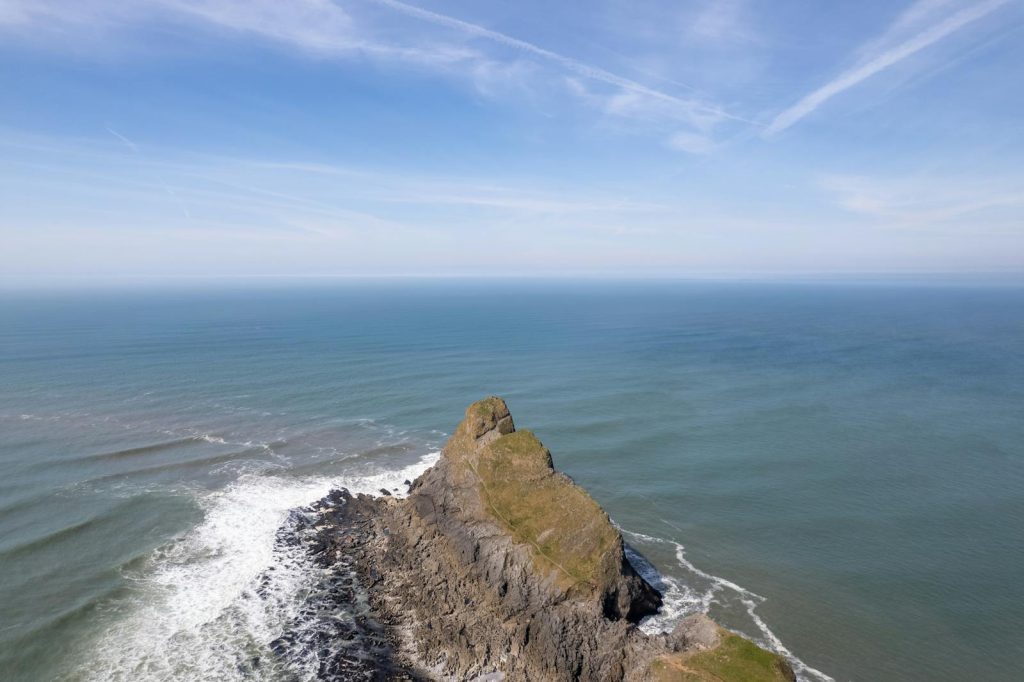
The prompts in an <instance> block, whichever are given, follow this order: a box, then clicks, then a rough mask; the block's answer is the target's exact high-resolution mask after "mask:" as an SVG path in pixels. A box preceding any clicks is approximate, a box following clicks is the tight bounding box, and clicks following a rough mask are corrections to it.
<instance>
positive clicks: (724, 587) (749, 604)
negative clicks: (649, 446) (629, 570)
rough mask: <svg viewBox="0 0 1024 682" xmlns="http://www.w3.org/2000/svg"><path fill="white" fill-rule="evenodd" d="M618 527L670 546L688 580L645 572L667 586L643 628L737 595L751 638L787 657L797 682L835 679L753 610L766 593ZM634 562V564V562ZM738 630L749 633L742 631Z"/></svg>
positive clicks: (660, 628)
mask: <svg viewBox="0 0 1024 682" xmlns="http://www.w3.org/2000/svg"><path fill="white" fill-rule="evenodd" d="M620 530H622V532H624V533H626V534H627V535H629V536H631V537H634V538H636V539H638V540H640V541H643V542H649V543H652V544H665V545H671V546H673V547H674V548H675V556H676V561H677V562H678V564H679V567H680V568H682V569H683V570H684V571H685V572H686V573H687V578H688V580H687V581H683V580H680V579H678V578H676V577H673V576H666V575H663V574H661V573H657V572H655V575H654V576H652V577H653V580H652V579H651V578H648V576H646V575H644V578H646V579H647V580H648V582H651V583H652V584H656V581H658V582H660V583H662V585H664V586H665V588H666V589H664V590H663V591H662V592H663V593H662V598H663V599H664V605H663V606H662V609H661V611H660V612H659V613H657V614H655V615H653V616H650V617H648V618H646V619H644V621H643V622H642V623H641V624H640V628H641V629H642V630H643V631H644V632H647V633H657V632H666V631H669V630H671V629H672V628H673V627H674V626H675V624H676V623H678V622H679V620H681V619H682V618H684V617H686V616H689V615H691V614H694V613H706V612H707V611H708V609H710V608H711V605H712V604H721V605H726V603H727V602H728V601H729V600H730V599H733V600H735V599H738V600H739V602H740V604H742V606H743V609H744V611H745V612H746V614H747V615H748V616H749V618H750V622H751V623H752V624H753V626H754V627H755V628H756V629H757V635H755V636H754V637H753V639H754V640H755V641H756V642H757V643H758V644H760V645H761V646H763V647H765V648H767V649H770V650H771V651H774V652H775V653H777V654H779V655H780V656H782V657H783V658H785V659H786V660H787V661H789V663H790V665H792V666H793V671H794V672H795V673H796V676H797V679H798V680H800V682H835V680H834V679H833V678H832V677H830V676H829V675H826V674H825V673H823V672H821V671H820V670H817V669H815V668H812V667H811V666H809V665H807V664H806V663H804V662H803V661H802V660H800V659H799V658H797V656H796V655H795V654H793V652H792V651H790V650H789V649H788V648H787V647H786V646H785V645H784V644H783V643H782V640H780V639H779V637H778V636H777V635H776V634H775V633H774V632H773V631H772V630H771V628H769V627H768V624H767V623H765V621H764V619H763V618H761V616H760V615H759V614H758V613H757V611H756V609H757V607H758V606H760V605H761V604H763V603H764V602H765V601H766V600H767V598H766V597H763V596H761V595H759V594H757V593H755V592H751V591H750V590H748V589H747V588H745V587H742V586H740V585H737V584H736V583H734V582H732V581H731V580H727V579H726V578H722V577H719V576H716V575H712V574H710V573H708V572H706V571H703V570H701V569H699V568H697V567H696V566H695V565H693V563H691V562H690V560H689V559H687V558H686V549H685V547H683V545H681V544H679V543H678V542H674V541H672V540H666V539H664V538H658V537H654V536H651V535H645V534H644V533H638V532H635V531H631V530H627V529H625V528H620ZM634 565H636V563H635V562H634ZM648 565H649V564H648ZM651 570H654V569H653V567H651ZM641 575H643V572H641ZM737 634H741V635H744V636H749V635H748V634H747V633H743V632H740V633H737Z"/></svg>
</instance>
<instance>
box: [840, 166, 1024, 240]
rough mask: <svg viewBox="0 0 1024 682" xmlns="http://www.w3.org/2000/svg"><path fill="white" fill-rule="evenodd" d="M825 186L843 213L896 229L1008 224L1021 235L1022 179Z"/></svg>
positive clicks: (888, 180) (857, 178) (848, 179)
mask: <svg viewBox="0 0 1024 682" xmlns="http://www.w3.org/2000/svg"><path fill="white" fill-rule="evenodd" d="M821 186H822V188H823V189H825V190H826V191H827V192H829V193H831V194H832V195H833V196H834V197H835V200H836V203H837V204H838V206H839V207H840V208H842V209H843V210H845V211H849V212H851V213H855V214H858V215H862V216H865V217H868V218H872V219H875V220H877V221H879V222H880V223H882V224H885V225H888V226H897V227H914V228H919V227H936V226H940V225H949V224H954V225H957V226H960V227H962V228H964V229H967V230H974V229H977V227H980V226H981V225H993V224H996V223H1005V224H1009V225H1016V226H1017V227H1018V230H1019V228H1020V225H1021V224H1020V209H1021V208H1022V207H1024V180H1022V179H1021V178H1012V177H1009V178H1008V177H986V178H978V177H934V176H908V177H888V176H887V177H871V176H864V175H830V176H827V177H825V178H823V179H822V181H821ZM982 217H983V218H982ZM1003 218H1005V220H1003Z"/></svg>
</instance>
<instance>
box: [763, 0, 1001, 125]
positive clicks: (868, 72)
mask: <svg viewBox="0 0 1024 682" xmlns="http://www.w3.org/2000/svg"><path fill="white" fill-rule="evenodd" d="M1008 1H1009V0H987V1H986V2H980V3H976V4H972V5H970V6H968V7H964V8H962V9H960V10H959V11H957V12H955V13H953V14H951V15H948V16H946V17H945V19H943V20H941V21H939V22H938V23H935V24H932V25H931V26H929V27H927V28H923V29H922V30H920V31H919V32H917V33H916V34H915V35H913V36H912V37H910V38H908V39H906V40H904V41H903V42H901V43H899V44H897V45H892V46H885V47H882V45H881V43H878V42H876V43H875V45H876V49H875V50H874V51H872V52H871V53H870V54H867V55H865V56H864V57H863V58H862V60H861V63H860V64H858V65H857V66H855V67H853V68H851V69H849V70H847V71H845V72H843V73H841V74H840V75H839V76H837V77H836V78H835V79H833V80H831V81H829V82H828V83H826V84H825V85H823V86H821V87H820V88H818V89H816V90H814V91H813V92H811V93H809V94H808V95H806V96H804V97H803V98H802V99H801V100H800V101H799V102H797V103H796V104H794V105H793V106H791V107H789V108H788V109H786V110H785V111H783V112H782V113H780V114H778V115H777V116H776V117H775V119H774V120H773V121H772V122H771V123H770V124H769V126H768V127H767V128H766V129H765V131H764V135H765V136H771V135H775V134H777V133H780V132H782V131H783V130H785V129H786V128H789V127H790V126H792V125H793V124H795V123H797V122H798V121H800V120H801V119H802V118H804V117H805V116H807V115H809V114H810V113H811V112H813V111H814V110H815V109H817V108H818V107H820V106H821V105H822V104H824V103H825V102H827V101H828V100H830V99H831V98H833V97H835V96H836V95H838V94H839V93H841V92H843V91H845V90H848V89H850V88H852V87H853V86H855V85H857V84H858V83H860V82H862V81H864V80H866V79H868V78H870V77H872V76H874V75H875V74H877V73H879V72H880V71H884V70H885V69H888V68H889V67H891V66H893V65H894V64H897V63H899V62H901V61H903V60H904V59H906V58H907V57H910V56H911V55H913V54H916V53H917V52H920V51H921V50H923V49H924V48H926V47H928V46H930V45H932V44H934V43H936V42H938V41H940V40H942V39H943V38H945V37H947V36H949V35H951V34H953V33H956V32H957V31H959V30H960V29H962V28H964V27H965V26H967V25H968V24H971V23H973V22H975V21H977V20H979V19H981V18H982V17H984V16H986V15H988V14H990V13H991V12H993V11H994V10H996V9H998V8H999V7H1001V6H1003V5H1005V4H1006V3H1007V2H1008ZM948 4H949V3H948V2H944V1H942V0H929V1H928V2H924V3H917V4H916V5H914V6H913V7H912V8H911V11H910V12H909V13H905V14H904V15H903V16H901V17H900V18H899V19H897V21H896V23H895V24H894V27H895V30H894V28H893V27H891V28H890V29H889V30H888V31H886V35H892V34H899V33H902V32H903V30H904V29H906V28H907V27H908V26H909V25H911V24H913V23H916V22H918V21H920V20H922V18H931V17H932V16H933V15H934V13H935V11H936V10H937V9H939V8H941V7H945V6H946V5H948Z"/></svg>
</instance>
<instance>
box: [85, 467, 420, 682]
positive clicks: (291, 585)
mask: <svg viewBox="0 0 1024 682" xmlns="http://www.w3.org/2000/svg"><path fill="white" fill-rule="evenodd" d="M438 457H439V453H437V452H432V453H429V454H426V455H424V456H422V457H421V458H420V459H419V461H417V462H415V463H413V464H410V465H409V466H406V467H403V468H400V469H397V470H391V471H382V470H376V471H367V472H364V473H362V474H352V475H346V476H338V477H332V478H301V479H296V478H288V477H283V476H268V475H257V474H246V475H243V476H241V477H240V478H239V479H238V480H237V481H235V482H234V483H232V484H230V485H229V486H227V487H226V488H225V489H223V490H221V491H218V492H215V493H209V494H207V496H206V497H204V498H202V499H201V500H200V504H201V505H202V507H203V509H204V517H203V520H202V522H201V523H200V524H199V525H197V526H196V527H195V528H193V529H192V530H190V531H189V532H187V533H186V534H184V535H183V536H182V537H180V538H178V539H176V540H175V541H173V542H170V543H168V544H166V545H165V546H163V547H161V548H159V549H158V550H156V551H155V552H154V553H153V555H152V556H151V557H150V559H149V560H148V561H147V562H145V564H146V565H145V566H144V567H143V568H141V569H139V570H138V571H137V572H136V573H134V574H133V575H128V576H126V577H127V578H128V579H129V581H130V583H131V590H130V596H129V598H128V599H126V600H124V601H121V602H120V603H118V604H116V605H113V606H112V608H111V610H110V611H108V612H107V613H105V614H104V615H103V618H105V619H106V620H107V622H106V623H105V625H106V627H105V628H104V629H103V632H102V634H101V635H99V637H98V639H97V640H96V641H92V642H89V643H88V645H87V647H86V652H85V653H83V657H82V658H80V659H79V661H80V662H81V665H80V667H79V668H78V669H77V670H74V671H69V672H68V674H67V675H66V678H67V679H88V680H140V681H144V680H166V679H197V680H198V679H211V680H212V679H217V680H232V679H281V678H282V677H287V678H288V679H313V677H314V673H315V670H314V669H312V668H307V669H292V670H281V669H280V666H281V665H282V664H281V663H280V662H275V661H272V660H269V659H271V658H272V657H270V656H268V655H267V654H268V653H269V649H268V645H269V644H270V643H271V642H272V641H273V640H274V639H275V638H276V637H278V636H280V635H281V632H282V630H283V629H284V628H286V627H288V626H289V624H293V623H294V622H295V621H296V619H298V618H299V616H300V612H301V610H302V608H303V604H304V603H305V600H306V597H307V596H308V591H309V590H310V589H311V586H312V585H313V584H314V583H315V582H316V579H317V578H318V577H319V574H320V571H321V569H319V568H317V567H315V566H314V565H313V563H312V562H311V561H310V560H309V557H308V556H307V554H306V553H305V550H304V549H303V548H302V547H301V546H295V545H292V546H289V545H287V544H282V543H280V542H278V540H277V534H278V531H279V530H280V529H281V528H282V526H283V525H284V524H285V522H286V521H287V519H288V515H289V513H290V511H291V510H293V509H295V508H297V507H302V506H305V505H308V504H310V503H312V502H314V501H316V500H317V499H319V498H321V497H323V496H324V495H325V494H327V493H328V492H329V491H330V490H331V489H334V488H342V487H343V488H347V489H348V490H349V491H351V492H352V493H367V494H379V493H378V491H379V490H380V489H381V488H384V489H388V490H393V489H397V490H396V492H395V493H394V494H395V495H397V496H400V495H401V494H402V492H401V491H403V490H404V489H405V487H404V485H403V482H404V481H405V480H408V479H414V478H416V477H417V476H419V475H420V474H421V473H422V472H423V471H425V470H426V469H427V468H429V467H430V466H432V465H433V464H434V462H436V461H437V458H438Z"/></svg>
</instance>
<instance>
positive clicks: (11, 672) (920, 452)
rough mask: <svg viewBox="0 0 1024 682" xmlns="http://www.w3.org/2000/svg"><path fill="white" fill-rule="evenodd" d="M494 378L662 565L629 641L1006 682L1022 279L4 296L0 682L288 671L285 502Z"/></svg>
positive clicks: (1013, 650) (409, 443) (302, 600)
mask: <svg viewBox="0 0 1024 682" xmlns="http://www.w3.org/2000/svg"><path fill="white" fill-rule="evenodd" d="M489 394H497V395H500V396H502V397H504V398H505V399H506V400H507V402H508V404H509V407H510V408H511V410H512V414H513V416H514V418H515V420H516V423H517V425H518V426H519V427H520V428H529V429H531V430H533V431H534V432H535V433H536V434H537V435H538V437H539V438H540V439H541V440H542V441H543V442H544V443H545V444H546V445H547V446H548V447H549V448H550V449H551V451H552V453H553V456H554V462H555V465H556V467H558V468H559V469H561V470H563V471H565V472H566V473H568V474H569V475H571V476H572V477H573V478H574V479H575V480H576V481H577V482H578V483H580V484H581V485H582V486H584V487H585V488H586V489H587V490H588V491H589V492H590V493H591V494H592V495H593V497H594V498H595V499H596V500H597V501H598V502H599V503H600V504H601V505H602V506H603V507H604V508H605V509H606V510H607V511H608V512H609V514H610V515H611V517H612V519H613V520H614V522H615V523H616V524H617V525H618V526H619V527H620V528H621V529H622V530H623V534H624V537H625V538H626V540H627V542H628V543H629V544H630V545H631V546H632V547H633V548H634V549H635V550H636V551H637V552H639V553H640V554H642V555H643V556H645V557H646V558H647V559H648V560H649V561H650V562H651V563H652V564H653V566H654V567H656V569H657V570H658V571H659V573H660V576H661V577H660V580H661V584H662V585H663V587H664V588H665V589H666V597H667V604H666V608H665V611H664V613H663V614H661V615H659V616H656V617H654V618H653V619H652V620H651V621H649V622H646V623H644V624H643V627H645V628H647V629H649V630H657V629H660V628H670V627H671V626H672V624H673V622H674V621H675V620H676V619H678V618H679V617H681V616H682V615H684V614H687V613H690V612H693V611H698V610H708V611H710V613H711V615H712V617H714V618H716V619H717V620H718V621H719V622H720V623H721V624H723V625H725V626H727V627H729V628H731V629H734V630H736V631H738V632H741V633H743V634H746V635H748V636H750V637H752V638H754V639H755V640H757V641H758V642H760V643H761V644H763V645H765V646H767V647H770V648H773V649H775V650H777V651H780V652H782V653H785V654H786V655H788V656H789V657H790V658H791V660H792V661H793V662H794V665H795V667H796V669H797V671H798V673H799V675H800V677H801V678H802V679H803V680H807V681H810V682H822V681H825V680H836V681H840V680H866V681H871V682H885V681H897V680H929V681H931V682H943V681H950V682H952V681H957V682H959V681H962V680H965V679H977V680H987V681H993V682H998V681H1003V680H1005V681H1007V682H1009V681H1010V680H1018V679H1020V662H1021V661H1022V660H1024V532H1022V528H1024V288H1021V287H1019V286H1014V285H1009V284H1006V285H999V284H977V285H968V284H952V283H946V284H944V283H918V284H915V283H911V282H903V283H879V282H875V283H873V282H854V283H826V282H804V283H781V282H775V283H754V282H749V283H725V282H668V281H658V282H654V281H651V282H628V281H580V282H573V281H490V280H471V279H465V280H376V281H356V280H353V281H340V282H339V281H331V282H324V283H321V284H315V285H314V284H308V283H307V284H291V285H284V284H279V283H278V284H274V283H270V282H265V283H261V284H246V285H243V284H241V283H239V284H236V285H233V286H228V285H225V284H221V285H218V286H211V287H208V288H199V287H191V288H189V287H184V286H182V287H178V288H155V287H154V288H146V287H142V288H138V289H136V290H133V291H128V290H120V291H115V290H93V291H87V292H77V293H74V292H70V291H67V292H59V291H49V292H43V291H37V292H28V291H21V292H18V291H6V292H3V293H0V679H3V680H6V681H9V682H20V681H28V680H33V681H34V680H132V681H136V680H157V679H160V680H169V679H183V680H193V679H218V680H231V679H261V678H262V679H272V680H292V679H309V678H310V676H311V675H312V672H311V671H312V670H314V669H315V666H314V665H312V664H311V662H310V661H308V660H295V661H284V662H279V664H276V665H264V666H261V667H259V668H258V669H257V672H253V670H254V669H253V668H252V667H251V666H247V665H245V662H246V661H252V660H255V659H263V660H269V659H271V658H273V654H272V651H271V649H270V642H272V641H273V640H274V639H275V638H276V637H278V636H280V634H281V632H282V631H283V630H284V629H287V628H294V627H296V623H301V622H302V620H303V618H305V617H306V614H308V613H309V612H310V608H309V607H310V604H309V602H310V600H311V599H313V598H314V596H311V595H315V592H313V591H312V588H311V585H313V584H314V583H315V581H316V580H317V578H318V575H317V573H316V569H315V567H313V566H312V565H310V564H309V562H308V561H307V560H306V559H305V558H304V556H303V555H302V554H301V553H300V552H297V551H295V550H294V548H291V549H290V548H289V547H288V546H286V545H282V544H281V543H280V542H277V534H278V530H279V529H280V528H281V527H282V524H284V523H285V522H286V519H287V517H288V511H289V510H290V509H292V508H294V507H297V506H300V505H304V504H307V503H310V502H312V501H314V500H316V499H317V498H319V497H320V496H322V495H323V494H325V493H326V492H327V491H328V490H330V489H331V488H333V487H337V486H346V487H349V488H350V489H352V490H353V491H364V492H376V491H378V490H379V489H380V488H387V489H389V490H391V489H394V490H396V491H397V492H400V491H402V490H404V485H403V482H404V481H405V480H407V479H411V478H414V477H415V476H416V475H417V474H418V473H419V472H421V471H423V470H424V469H425V468H426V467H428V466H429V465H430V464H431V463H432V462H433V461H435V460H436V457H437V453H438V451H439V450H440V448H441V446H442V445H443V443H444V441H445V439H446V435H447V433H448V432H450V431H451V430H452V429H453V428H454V426H455V425H456V424H457V423H458V421H459V420H460V419H461V416H462V412H463V410H464V409H465V408H466V406H467V405H468V404H469V403H471V402H472V401H474V400H476V399H479V398H481V397H484V396H486V395H489ZM339 645H340V644H339Z"/></svg>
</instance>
